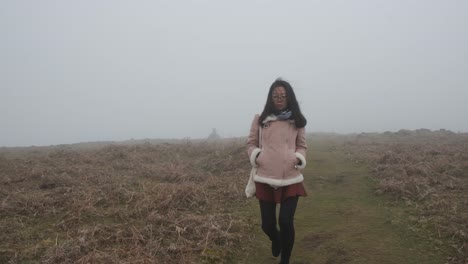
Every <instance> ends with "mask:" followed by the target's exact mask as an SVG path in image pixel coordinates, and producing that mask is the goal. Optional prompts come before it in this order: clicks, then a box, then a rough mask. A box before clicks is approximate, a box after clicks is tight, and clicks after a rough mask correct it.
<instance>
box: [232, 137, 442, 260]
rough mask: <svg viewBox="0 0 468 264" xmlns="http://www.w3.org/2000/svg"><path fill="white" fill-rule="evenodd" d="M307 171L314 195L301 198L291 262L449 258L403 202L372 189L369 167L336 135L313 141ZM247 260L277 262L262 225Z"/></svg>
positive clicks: (310, 190)
mask: <svg viewBox="0 0 468 264" xmlns="http://www.w3.org/2000/svg"><path fill="white" fill-rule="evenodd" d="M312 143H313V144H310V146H309V147H310V150H309V153H308V168H307V170H306V171H305V172H304V175H305V178H306V181H305V184H306V188H307V190H308V194H309V196H308V197H306V198H301V199H299V205H298V209H297V212H296V218H295V227H296V242H295V246H294V250H293V257H292V263H296V264H305V263H314V264H319V263H324V264H340V263H360V264H365V263H372V264H374V263H378V264H385V263H389V264H390V263H391V264H397V263H415V264H416V263H418V264H419V263H425V264H429V263H445V255H446V254H445V252H444V250H442V249H440V247H442V246H439V248H438V249H437V248H436V247H435V245H433V244H431V243H429V242H427V241H426V240H425V239H424V238H423V236H422V234H418V233H415V232H413V231H411V227H410V226H408V225H407V224H405V219H406V218H407V215H406V214H405V211H404V210H405V208H403V207H402V206H399V207H398V206H391V205H390V204H389V203H388V201H386V200H385V198H383V197H378V196H376V195H374V194H373V191H372V183H371V180H370V179H369V176H368V171H367V169H366V167H365V166H364V165H362V164H355V163H352V162H350V161H348V160H347V159H346V158H345V156H344V154H343V153H342V152H341V151H339V150H338V149H337V148H336V143H334V142H332V141H325V140H324V141H320V142H312ZM251 206H252V208H251V210H252V211H253V212H254V214H255V216H254V217H256V218H257V219H258V220H256V222H255V223H256V224H257V225H258V228H256V229H255V231H254V232H255V239H254V241H255V243H254V245H252V250H251V251H250V252H249V254H248V255H249V256H247V257H243V259H242V260H240V262H244V263H277V262H278V259H276V258H273V257H271V254H270V242H269V240H268V239H267V238H266V236H265V235H264V234H263V233H262V232H261V229H260V220H259V219H260V217H259V212H258V204H257V201H254V200H253V201H252V203H251Z"/></svg>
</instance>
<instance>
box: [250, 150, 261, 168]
mask: <svg viewBox="0 0 468 264" xmlns="http://www.w3.org/2000/svg"><path fill="white" fill-rule="evenodd" d="M260 152H262V150H261V149H259V148H256V149H254V150H252V153H251V154H250V165H252V167H254V168H257V162H256V161H255V160H256V159H257V155H258V153H260Z"/></svg>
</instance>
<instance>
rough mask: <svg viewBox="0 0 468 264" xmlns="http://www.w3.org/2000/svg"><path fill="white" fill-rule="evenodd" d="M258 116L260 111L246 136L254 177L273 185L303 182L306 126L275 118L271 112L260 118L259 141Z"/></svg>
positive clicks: (279, 185)
mask: <svg viewBox="0 0 468 264" xmlns="http://www.w3.org/2000/svg"><path fill="white" fill-rule="evenodd" d="M258 119H259V115H255V117H254V120H253V121H252V125H251V127H250V133H249V137H248V139H247V152H248V154H249V157H250V163H251V164H252V166H253V167H256V168H257V173H256V175H255V176H254V180H255V181H256V182H262V183H266V184H269V185H270V186H273V187H281V186H287V185H291V184H294V183H299V182H302V181H303V180H304V177H303V176H302V173H301V170H302V169H304V168H305V166H306V150H307V144H306V140H305V129H304V128H296V125H295V124H294V121H293V120H277V118H276V116H275V115H270V116H268V117H267V118H266V119H265V120H263V122H262V123H263V126H262V129H261V131H262V136H261V139H262V142H261V143H262V144H261V145H260V144H259V124H258ZM260 146H261V148H260ZM299 160H300V161H301V162H300V165H299Z"/></svg>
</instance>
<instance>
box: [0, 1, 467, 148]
mask: <svg viewBox="0 0 468 264" xmlns="http://www.w3.org/2000/svg"><path fill="white" fill-rule="evenodd" d="M1 5H2V7H1V8H0V36H1V42H0V92H1V96H0V127H1V129H0V146H29V145H50V144H68V143H76V142H86V141H103V140H115V141H118V140H127V139H131V138H134V139H143V138H186V137H189V138H204V137H207V136H208V135H209V134H210V132H211V131H212V129H213V128H216V129H217V131H218V133H219V134H220V135H221V136H222V137H238V136H245V135H247V132H248V130H249V126H250V123H251V121H252V118H253V116H254V114H255V113H259V112H261V111H262V109H263V106H264V104H265V101H266V96H267V92H268V88H269V86H270V85H271V83H272V82H273V81H274V80H275V79H276V78H277V77H282V78H284V79H285V80H288V81H290V83H291V84H292V86H293V88H294V90H295V92H296V96H297V98H298V100H299V102H300V106H301V109H302V111H303V113H304V115H305V116H306V118H307V119H308V124H307V127H306V130H307V131H308V132H337V133H359V132H384V131H398V130H400V129H410V130H413V129H418V128H427V129H431V130H437V129H441V128H444V129H448V130H452V131H455V132H468V122H467V121H466V120H467V117H468V116H467V114H468V103H466V100H467V98H468V87H467V86H468V65H467V64H468V16H467V14H468V2H467V1H462V0H460V1H450V0H449V1H427V0H426V1H423V0H419V1H403V0H395V1H376V0H366V1H364V0H362V1H333V0H332V1H272V0H264V1H258V0H257V1H252V0H249V1H246V0H242V1H215V0H201V1H115V0H112V1H111V0H107V1H90V0H83V1H49V0H42V1H32V0H31V1H17V0H14V1H13V0H12V1H2V2H1Z"/></svg>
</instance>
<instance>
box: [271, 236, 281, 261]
mask: <svg viewBox="0 0 468 264" xmlns="http://www.w3.org/2000/svg"><path fill="white" fill-rule="evenodd" d="M280 253H281V240H280V237H279V235H277V236H276V238H275V239H273V240H272V241H271V254H272V255H273V257H277V256H279V255H280Z"/></svg>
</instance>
